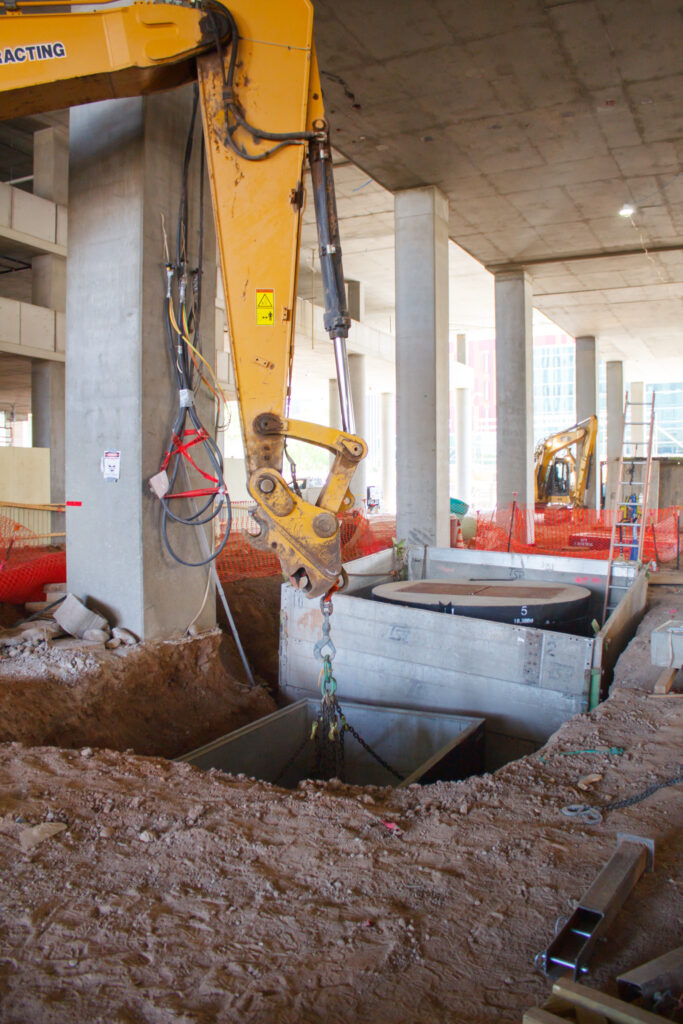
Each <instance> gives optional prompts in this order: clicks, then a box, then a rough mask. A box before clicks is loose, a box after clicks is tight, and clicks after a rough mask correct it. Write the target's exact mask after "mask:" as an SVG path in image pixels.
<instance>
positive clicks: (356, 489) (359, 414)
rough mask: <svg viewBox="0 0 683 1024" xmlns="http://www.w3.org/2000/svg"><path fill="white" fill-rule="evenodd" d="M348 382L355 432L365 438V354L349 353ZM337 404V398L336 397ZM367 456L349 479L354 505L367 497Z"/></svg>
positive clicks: (357, 505) (366, 422)
mask: <svg viewBox="0 0 683 1024" xmlns="http://www.w3.org/2000/svg"><path fill="white" fill-rule="evenodd" d="M348 358H349V383H350V385H351V401H352V402H353V413H354V416H355V420H356V433H357V434H358V436H359V437H362V438H363V439H364V440H367V438H366V434H367V425H368V417H367V405H366V399H367V390H368V386H367V380H366V373H365V369H366V367H365V356H363V355H359V354H358V353H352V354H349V357H348ZM337 404H339V398H338V397H337ZM367 464H368V459H367V457H366V458H364V459H363V461H362V462H361V463H360V465H359V466H358V467H357V469H356V472H355V473H354V474H353V479H352V480H351V493H352V494H353V495H354V496H355V499H356V507H357V508H361V507H364V506H365V501H366V498H367V481H368V477H367Z"/></svg>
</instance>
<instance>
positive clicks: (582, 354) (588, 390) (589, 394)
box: [574, 335, 604, 509]
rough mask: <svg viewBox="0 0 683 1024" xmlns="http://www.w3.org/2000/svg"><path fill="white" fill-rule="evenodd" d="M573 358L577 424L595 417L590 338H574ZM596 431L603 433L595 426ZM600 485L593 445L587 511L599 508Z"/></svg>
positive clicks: (595, 390)
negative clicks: (574, 349)
mask: <svg viewBox="0 0 683 1024" xmlns="http://www.w3.org/2000/svg"><path fill="white" fill-rule="evenodd" d="M575 345H576V351H575V356H574V394H575V396H576V422H577V423H580V422H581V421H582V420H585V419H588V417H589V416H597V414H598V347H597V345H596V344H595V338H594V337H593V336H592V335H586V336H585V337H582V338H577V339H576V342H575ZM598 428H599V429H601V430H602V429H604V426H603V424H600V423H598ZM599 483H600V446H599V444H597V443H596V446H595V452H594V454H593V465H592V466H591V473H590V480H589V481H588V487H587V488H586V498H585V505H586V508H592V509H595V508H597V507H598V491H599Z"/></svg>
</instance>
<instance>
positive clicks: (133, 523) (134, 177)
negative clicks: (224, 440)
mask: <svg viewBox="0 0 683 1024" xmlns="http://www.w3.org/2000/svg"><path fill="white" fill-rule="evenodd" d="M191 101H192V90H191V88H189V87H188V88H187V89H185V90H183V91H180V92H179V91H174V92H172V93H164V94H159V95H155V96H150V97H147V98H144V99H141V98H136V99H122V100H113V101H106V102H103V103H94V104H90V105H88V106H83V107H78V108H76V109H74V110H73V111H72V113H71V180H70V193H71V199H70V204H69V259H68V266H67V284H68V298H67V318H66V322H67V415H66V430H67V458H66V496H67V501H69V502H73V503H77V504H74V505H72V506H71V507H68V508H67V533H68V537H67V565H68V586H69V589H70V590H72V591H74V592H75V593H76V594H78V595H79V596H80V597H81V598H90V599H91V601H92V604H93V606H94V607H98V608H100V609H101V610H102V611H103V612H104V613H105V614H106V615H107V616H108V618H109V619H110V621H112V622H114V623H116V622H118V623H120V624H121V625H123V626H126V627H128V628H129V629H131V630H133V632H134V633H136V634H137V635H138V636H141V637H144V638H149V639H153V638H162V637H168V636H171V635H173V634H177V633H181V632H184V630H185V629H186V627H187V625H188V623H189V622H190V621H191V620H192V618H193V617H194V616H195V614H196V613H197V611H198V609H199V607H200V605H201V604H202V598H203V596H204V591H205V587H206V581H207V571H208V570H207V569H206V568H188V567H184V566H181V565H179V564H178V563H177V562H175V561H173V560H172V559H171V557H170V556H169V554H168V553H167V552H166V550H165V548H164V546H163V544H162V540H161V536H160V522H161V515H160V512H161V506H160V504H159V501H158V499H157V498H156V497H154V496H153V495H152V494H151V492H150V489H149V486H148V480H149V478H150V477H151V476H153V475H154V474H155V473H157V472H158V471H159V467H160V464H161V460H162V457H163V454H164V451H165V450H166V448H167V445H168V442H169V433H170V427H171V424H172V422H173V418H174V416H175V413H176V410H177V408H178V394H177V391H176V386H175V382H174V381H173V378H172V366H171V355H170V353H169V348H168V339H167V335H166V326H165V323H164V316H163V307H164V295H165V287H166V275H165V271H164V263H165V256H164V244H163V234H162V221H161V215H162V214H163V216H164V218H165V223H166V228H167V230H169V231H171V230H173V228H172V226H173V225H175V223H176V217H177V210H178V201H179V196H180V188H181V174H182V163H183V152H184V149H185V140H186V134H187V126H188V123H189V116H190V109H191ZM198 153H199V142H198V136H197V145H196V148H195V159H193V168H192V174H191V177H190V181H189V189H188V191H189V195H190V197H191V200H190V202H191V204H192V205H191V215H190V224H191V227H190V236H191V237H190V240H189V251H190V253H191V254H196V252H197V227H198V211H197V206H196V197H197V196H198V194H199V176H198V171H197V167H198ZM205 195H206V207H205V211H204V257H205V262H204V276H203V309H204V323H205V330H204V334H203V338H202V343H203V349H204V354H205V356H206V358H207V359H208V360H209V361H210V362H213V358H214V330H213V308H214V303H215V279H216V274H215V263H214V253H215V238H214V230H213V219H212V216H211V210H210V200H209V190H208V187H207V189H206V192H205ZM169 244H171V245H174V244H175V243H174V241H173V240H172V239H170V238H169ZM192 258H194V256H192ZM202 394H203V390H202ZM198 411H199V414H200V416H201V418H202V420H203V422H204V423H205V425H206V426H207V427H208V428H209V429H210V426H211V423H212V419H213V403H211V402H206V401H205V400H204V399H202V400H201V401H200V402H198ZM110 449H114V450H120V452H121V463H120V473H121V475H120V479H119V481H118V483H110V482H106V481H105V480H104V479H103V476H102V472H101V466H100V460H101V457H102V454H103V452H104V451H105V450H110ZM183 482H184V481H183ZM184 504H185V503H184V502H183V503H182V505H184ZM183 511H184V512H185V514H187V512H189V511H190V508H189V507H186V508H185V509H183ZM207 530H208V528H207ZM169 534H170V537H171V539H172V541H173V543H174V545H175V547H176V550H177V551H178V552H179V554H180V555H181V557H183V558H186V559H188V560H192V561H198V560H199V559H200V558H203V557H204V555H203V550H202V547H201V544H200V538H199V536H198V531H197V530H194V529H186V528H176V527H175V525H171V526H169ZM209 543H210V544H211V543H212V538H211V537H210V535H209ZM214 623H215V601H214V600H213V594H210V595H209V599H208V600H207V602H206V604H205V605H204V610H203V612H202V615H201V616H200V618H199V619H198V622H197V625H198V626H199V628H206V627H209V626H211V625H213V624H214Z"/></svg>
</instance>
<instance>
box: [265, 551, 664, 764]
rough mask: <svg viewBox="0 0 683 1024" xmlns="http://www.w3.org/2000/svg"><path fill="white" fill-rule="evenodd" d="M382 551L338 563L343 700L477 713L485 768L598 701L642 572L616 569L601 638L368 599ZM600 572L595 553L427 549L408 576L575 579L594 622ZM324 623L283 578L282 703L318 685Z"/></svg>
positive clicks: (622, 642)
mask: <svg viewBox="0 0 683 1024" xmlns="http://www.w3.org/2000/svg"><path fill="white" fill-rule="evenodd" d="M391 557H392V555H391V552H381V553H380V554H379V555H378V556H368V557H367V558H365V559H362V560H359V562H358V563H350V564H349V565H347V566H346V568H347V569H348V570H349V571H350V573H352V574H354V573H355V574H356V575H351V577H350V579H351V585H350V587H349V590H348V591H346V592H344V593H342V594H335V596H334V612H333V615H332V620H331V627H332V639H333V641H334V644H335V646H336V649H337V654H336V658H335V660H334V675H335V678H336V679H337V683H338V686H339V691H338V692H339V696H340V699H341V701H342V703H343V702H344V699H347V700H354V701H360V702H367V703H372V704H376V705H390V706H393V707H403V708H413V709H417V710H437V711H440V710H442V711H450V712H453V713H455V714H462V715H474V716H477V717H482V718H485V719H486V736H487V751H488V754H487V767H488V768H489V769H493V768H495V767H498V766H499V765H500V764H503V763H505V762H506V761H508V760H511V759H512V758H514V757H519V756H522V755H523V754H525V753H530V752H532V751H534V750H536V749H538V747H539V746H541V745H542V744H543V743H544V742H545V741H546V740H547V739H548V738H549V737H550V736H551V735H552V733H553V732H555V731H556V730H557V729H558V728H559V727H560V725H562V724H563V722H566V721H567V720H568V719H569V718H571V717H572V716H573V715H575V714H577V713H579V712H583V711H586V710H588V708H589V707H590V706H591V705H593V704H595V703H597V700H598V699H599V696H601V695H602V696H605V694H606V692H607V689H608V687H609V684H610V682H611V680H612V674H613V669H614V665H615V663H616V660H617V658H618V656H619V654H620V653H621V651H622V650H623V649H624V647H625V646H626V644H627V643H628V641H629V640H630V638H631V637H632V635H633V633H634V632H635V629H636V626H637V624H638V622H639V621H640V618H641V617H642V613H643V610H644V607H645V601H646V598H647V574H646V572H645V570H642V569H641V570H638V569H637V567H634V566H629V565H627V564H623V565H619V564H615V565H614V568H613V579H616V580H617V581H619V582H621V583H622V585H623V588H624V597H623V598H622V600H621V602H620V603H619V605H618V607H617V608H616V609H615V610H614V612H613V613H612V615H611V616H610V618H609V620H608V621H607V622H606V623H605V625H604V626H603V628H602V629H601V630H600V631H599V632H598V634H597V635H596V636H590V637H585V636H574V635H571V634H565V633H554V632H549V631H547V630H539V629H534V628H531V627H525V626H512V625H508V624H505V623H498V622H489V621H487V620H484V619H473V618H464V617H460V616H457V615H443V614H439V613H438V612H432V611H426V610H423V609H415V608H408V607H403V606H401V605H391V604H386V603H382V602H379V601H373V600H371V599H370V598H369V596H368V595H369V593H370V590H371V588H372V587H373V586H375V585H376V584H377V583H380V582H382V581H383V580H385V579H386V572H387V569H389V568H390V560H391ZM606 568H607V567H606V563H604V562H601V561H598V560H593V559H577V558H559V557H549V556H542V555H519V554H513V553H510V554H501V553H499V552H483V551H468V550H464V551H463V550H458V549H450V548H426V549H424V550H423V551H419V552H418V553H416V555H415V557H414V558H413V559H412V560H411V561H410V562H409V576H410V578H414V579H419V578H430V579H432V578H443V579H457V578H461V579H469V578H477V579H518V580H524V579H526V580H545V581H557V582H562V583H578V584H580V585H581V586H584V587H587V588H588V589H589V590H590V591H591V594H592V598H591V615H594V616H595V617H596V618H599V615H600V611H601V607H602V601H603V597H604V592H605V585H606ZM374 572H376V573H377V575H376V576H373V575H368V573H374ZM383 573H384V574H385V575H382V574H383ZM361 574H362V575H361ZM321 623H322V615H321V612H320V609H319V606H318V603H317V602H315V603H314V602H311V601H308V600H307V599H306V598H305V597H304V596H303V595H302V594H300V593H299V592H298V591H297V590H295V589H294V588H293V587H291V586H290V585H288V584H286V585H284V586H283V588H282V598H281V622H280V687H281V690H282V692H283V694H284V695H285V697H286V699H287V700H291V701H296V700H299V699H301V698H302V697H310V696H312V695H313V694H315V693H316V692H317V685H318V675H319V671H320V663H319V662H317V661H316V660H315V658H314V654H313V647H314V644H315V642H316V640H318V639H319V637H320V631H321Z"/></svg>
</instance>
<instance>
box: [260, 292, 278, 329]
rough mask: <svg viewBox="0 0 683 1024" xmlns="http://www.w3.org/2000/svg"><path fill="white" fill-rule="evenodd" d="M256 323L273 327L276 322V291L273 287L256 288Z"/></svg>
mask: <svg viewBox="0 0 683 1024" xmlns="http://www.w3.org/2000/svg"><path fill="white" fill-rule="evenodd" d="M256 323H257V324H258V325H259V327H272V326H273V324H274V323H275V292H274V290H273V289H272V288H257V289H256Z"/></svg>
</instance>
